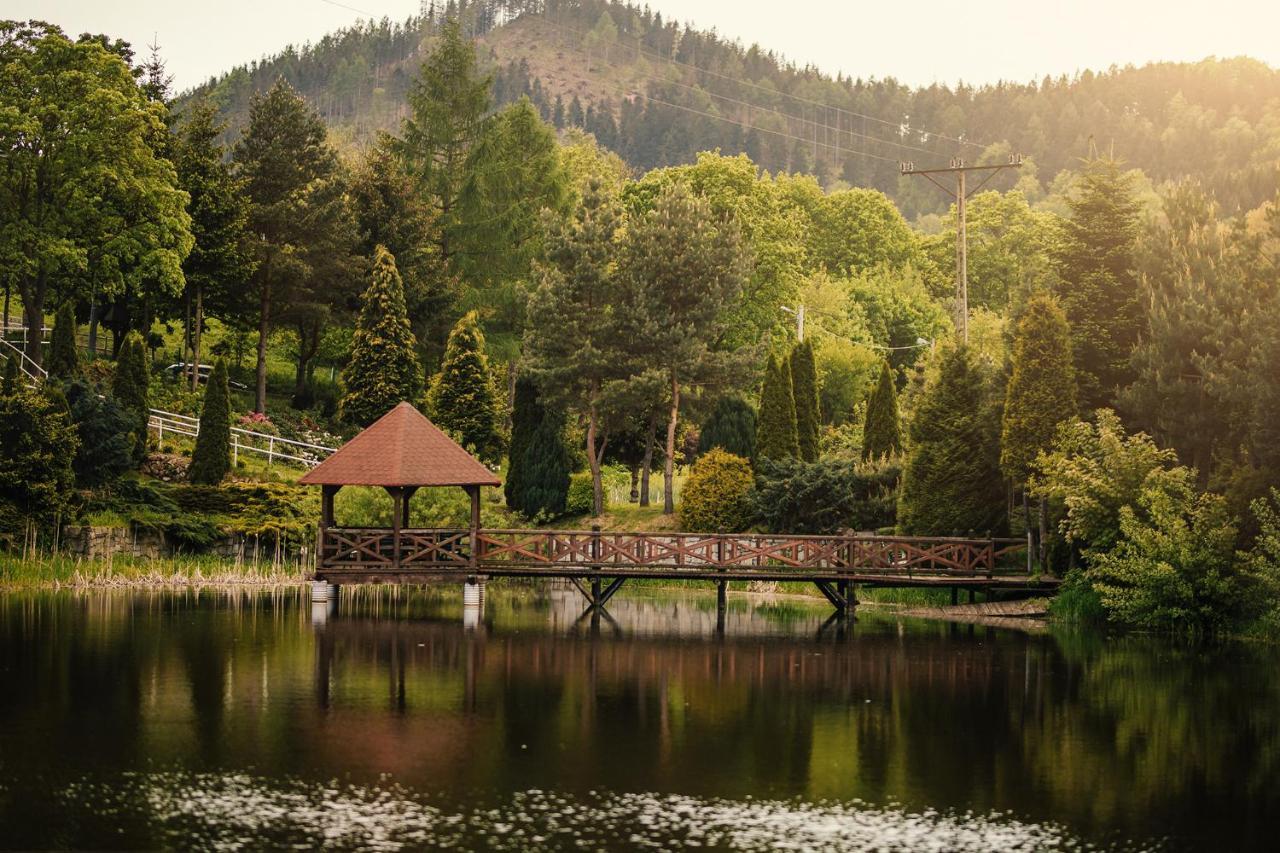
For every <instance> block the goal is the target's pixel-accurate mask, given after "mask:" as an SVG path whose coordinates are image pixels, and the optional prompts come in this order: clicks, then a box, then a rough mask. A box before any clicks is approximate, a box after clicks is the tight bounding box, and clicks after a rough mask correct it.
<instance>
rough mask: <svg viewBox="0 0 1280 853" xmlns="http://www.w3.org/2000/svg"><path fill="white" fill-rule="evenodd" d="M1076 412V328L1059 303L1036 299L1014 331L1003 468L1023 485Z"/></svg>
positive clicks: (1043, 296)
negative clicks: (1073, 342)
mask: <svg viewBox="0 0 1280 853" xmlns="http://www.w3.org/2000/svg"><path fill="white" fill-rule="evenodd" d="M1075 413H1076V383H1075V373H1074V370H1073V368H1072V366H1071V330H1070V328H1069V327H1068V326H1067V317H1066V314H1064V313H1063V311H1062V308H1061V307H1060V306H1059V305H1058V301H1057V300H1056V299H1054V298H1053V297H1052V296H1050V295H1049V294H1041V295H1038V296H1034V297H1032V298H1031V299H1030V300H1029V301H1028V302H1027V304H1026V307H1025V308H1023V311H1022V317H1021V319H1019V320H1018V327H1017V329H1016V330H1015V332H1014V335H1013V357H1012V374H1011V375H1010V377H1009V388H1008V392H1007V395H1006V398H1005V406H1004V417H1003V420H1002V423H1001V435H1000V469H1001V471H1003V472H1004V475H1005V477H1007V478H1008V479H1009V480H1010V481H1012V482H1013V483H1016V484H1019V485H1021V484H1023V483H1025V482H1026V481H1027V477H1028V476H1029V475H1030V473H1031V465H1032V463H1034V462H1035V459H1036V456H1037V454H1039V453H1040V451H1042V450H1046V449H1048V447H1049V445H1050V444H1052V442H1053V437H1054V434H1055V433H1056V432H1057V429H1058V424H1060V423H1062V422H1063V421H1067V420H1070V419H1071V418H1072V417H1073V416H1074V415H1075Z"/></svg>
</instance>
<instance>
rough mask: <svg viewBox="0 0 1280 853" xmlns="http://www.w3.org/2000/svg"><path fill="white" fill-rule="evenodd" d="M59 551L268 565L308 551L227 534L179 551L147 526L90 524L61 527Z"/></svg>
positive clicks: (269, 539)
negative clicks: (204, 558) (200, 557)
mask: <svg viewBox="0 0 1280 853" xmlns="http://www.w3.org/2000/svg"><path fill="white" fill-rule="evenodd" d="M61 550H62V552H63V553H65V554H67V555H69V556H72V557H80V558H83V559H89V560H96V559H106V558H108V557H111V556H116V557H134V558H138V559H143V560H158V559H164V558H166V557H172V556H174V555H175V554H178V553H179V552H181V553H184V554H191V553H198V554H205V555H209V556H215V557H223V558H225V559H228V560H237V561H242V562H255V561H260V562H265V563H270V562H272V561H274V560H275V559H277V557H278V558H279V559H280V560H281V561H288V562H296V561H297V560H298V559H299V556H300V551H303V552H307V553H306V555H307V556H309V552H310V551H312V550H313V549H311V548H305V547H304V548H301V549H300V548H299V547H298V546H297V545H296V544H289V545H287V546H285V547H283V548H281V549H280V552H279V554H278V555H277V552H276V542H275V539H274V538H273V537H271V536H265V537H254V536H248V535H245V534H242V533H231V534H227V535H226V536H224V537H222V538H221V539H218V540H217V541H215V542H213V543H212V544H211V545H209V546H208V547H206V548H202V549H200V550H199V551H198V552H192V551H191V550H190V549H187V548H179V546H178V545H177V544H176V543H174V542H173V541H172V540H171V539H170V537H168V536H166V535H165V532H164V531H163V530H156V529H155V528H150V527H139V526H137V525H132V526H130V527H94V526H91V525H87V524H85V525H74V526H71V525H68V526H67V527H64V528H62V542H61Z"/></svg>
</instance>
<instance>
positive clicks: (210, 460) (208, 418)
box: [187, 359, 231, 486]
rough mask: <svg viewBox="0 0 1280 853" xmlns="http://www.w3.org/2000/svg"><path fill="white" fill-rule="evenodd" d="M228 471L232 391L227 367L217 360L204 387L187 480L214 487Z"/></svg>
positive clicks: (223, 362)
mask: <svg viewBox="0 0 1280 853" xmlns="http://www.w3.org/2000/svg"><path fill="white" fill-rule="evenodd" d="M230 470H231V389H230V388H229V387H228V386H227V364H226V362H225V361H223V360H222V359H218V360H217V361H216V362H214V365H213V372H212V373H211V374H209V381H208V382H207V383H206V384H205V387H204V406H203V407H202V408H201V409H200V430H199V433H198V434H197V435H196V447H195V450H194V451H192V453H191V467H190V468H188V469H187V477H188V478H189V479H190V480H191V482H193V483H196V484H198V485H202V486H216V485H218V484H219V483H221V482H222V478H223V477H225V476H227V472H228V471H230Z"/></svg>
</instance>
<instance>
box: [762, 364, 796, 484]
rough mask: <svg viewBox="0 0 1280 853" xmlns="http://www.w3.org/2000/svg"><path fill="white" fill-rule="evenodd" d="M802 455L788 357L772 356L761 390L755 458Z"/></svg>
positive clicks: (784, 457) (787, 457) (782, 457)
mask: <svg viewBox="0 0 1280 853" xmlns="http://www.w3.org/2000/svg"><path fill="white" fill-rule="evenodd" d="M799 455H800V439H799V436H798V434H797V431H796V404H795V399H794V397H793V396H792V389H791V371H790V369H788V367H787V362H786V360H785V359H784V360H782V361H779V360H778V359H776V358H774V357H773V356H772V355H770V356H769V364H768V366H767V367H766V368H765V373H764V387H763V388H762V389H761V391H760V415H759V417H758V418H757V420H756V455H755V457H754V458H755V459H757V460H759V459H794V458H796V457H798V456H799Z"/></svg>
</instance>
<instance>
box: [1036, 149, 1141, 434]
mask: <svg viewBox="0 0 1280 853" xmlns="http://www.w3.org/2000/svg"><path fill="white" fill-rule="evenodd" d="M1068 203H1069V205H1070V208H1071V218H1070V219H1069V220H1067V222H1066V224H1065V226H1064V229H1063V240H1062V244H1061V246H1060V248H1059V250H1058V252H1057V257H1056V259H1055V260H1056V265H1057V268H1058V275H1059V279H1060V284H1059V286H1058V297H1059V299H1060V300H1061V302H1062V307H1063V310H1064V311H1065V312H1066V315H1067V321H1068V322H1069V323H1070V324H1071V351H1072V354H1073V357H1074V359H1075V368H1076V381H1077V383H1078V387H1079V392H1080V402H1081V404H1082V405H1083V407H1084V408H1085V410H1086V411H1092V410H1094V409H1096V408H1099V407H1102V406H1108V405H1111V403H1112V401H1113V400H1114V399H1115V396H1116V393H1117V392H1118V391H1119V389H1121V388H1123V387H1124V386H1125V385H1127V384H1128V383H1129V381H1130V378H1131V372H1130V369H1129V355H1130V353H1131V352H1132V350H1133V347H1134V345H1135V344H1136V343H1137V341H1138V335H1139V332H1140V331H1141V324H1142V310H1141V304H1140V302H1139V289H1138V277H1137V271H1136V269H1135V264H1134V247H1135V241H1136V237H1137V229H1138V204H1137V202H1136V201H1135V199H1134V190H1133V179H1132V177H1131V176H1129V175H1127V174H1125V173H1123V172H1121V171H1120V167H1119V164H1118V163H1116V161H1115V160H1111V159H1103V158H1095V159H1093V160H1090V161H1088V162H1087V163H1086V164H1085V167H1084V171H1083V172H1082V173H1081V175H1080V177H1079V179H1078V181H1077V184H1076V188H1075V194H1074V195H1072V196H1071V198H1070V199H1069V201H1068Z"/></svg>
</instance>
